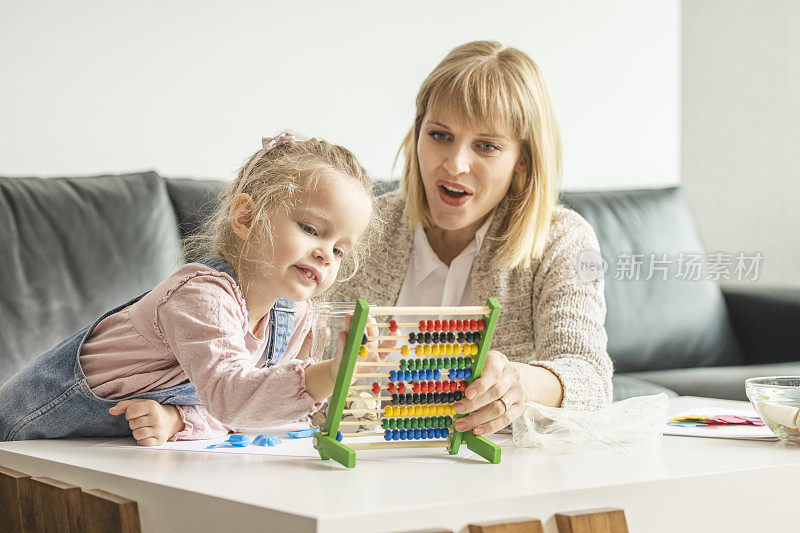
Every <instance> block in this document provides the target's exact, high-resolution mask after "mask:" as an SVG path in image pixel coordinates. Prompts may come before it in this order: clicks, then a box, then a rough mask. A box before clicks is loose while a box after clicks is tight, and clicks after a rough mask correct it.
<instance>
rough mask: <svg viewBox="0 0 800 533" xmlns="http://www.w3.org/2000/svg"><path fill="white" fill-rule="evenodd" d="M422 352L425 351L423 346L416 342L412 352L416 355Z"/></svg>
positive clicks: (422, 353)
mask: <svg viewBox="0 0 800 533" xmlns="http://www.w3.org/2000/svg"><path fill="white" fill-rule="evenodd" d="M424 352H425V347H424V346H422V345H421V344H417V346H416V347H415V348H414V353H415V354H417V355H424Z"/></svg>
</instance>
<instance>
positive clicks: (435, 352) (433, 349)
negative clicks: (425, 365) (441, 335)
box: [431, 344, 439, 355]
mask: <svg viewBox="0 0 800 533" xmlns="http://www.w3.org/2000/svg"><path fill="white" fill-rule="evenodd" d="M431 355H439V345H438V344H434V345H432V346H431Z"/></svg>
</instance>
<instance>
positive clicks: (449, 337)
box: [447, 331, 456, 342]
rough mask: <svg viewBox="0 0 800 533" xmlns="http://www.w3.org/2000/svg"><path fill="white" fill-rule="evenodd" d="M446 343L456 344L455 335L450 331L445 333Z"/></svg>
mask: <svg viewBox="0 0 800 533" xmlns="http://www.w3.org/2000/svg"><path fill="white" fill-rule="evenodd" d="M447 342H456V334H455V333H453V332H452V331H449V332H448V333H447Z"/></svg>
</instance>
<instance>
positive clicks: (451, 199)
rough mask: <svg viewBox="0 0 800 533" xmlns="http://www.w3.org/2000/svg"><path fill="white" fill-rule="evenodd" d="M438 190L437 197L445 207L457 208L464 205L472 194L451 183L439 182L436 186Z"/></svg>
mask: <svg viewBox="0 0 800 533" xmlns="http://www.w3.org/2000/svg"><path fill="white" fill-rule="evenodd" d="M436 185H437V189H439V197H440V198H441V199H442V202H444V203H445V204H447V205H453V206H459V205H463V204H464V203H466V201H467V200H469V199H470V198H471V197H472V194H473V193H472V192H470V191H469V190H467V189H466V188H464V187H461V186H459V185H455V184H451V183H447V184H445V183H442V182H439V183H437V184H436Z"/></svg>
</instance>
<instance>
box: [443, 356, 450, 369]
mask: <svg viewBox="0 0 800 533" xmlns="http://www.w3.org/2000/svg"><path fill="white" fill-rule="evenodd" d="M442 368H450V358H449V357H445V358H444V359H442Z"/></svg>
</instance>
